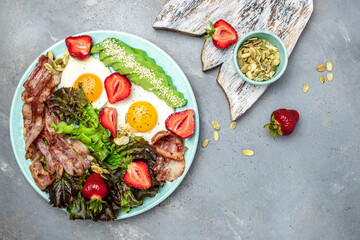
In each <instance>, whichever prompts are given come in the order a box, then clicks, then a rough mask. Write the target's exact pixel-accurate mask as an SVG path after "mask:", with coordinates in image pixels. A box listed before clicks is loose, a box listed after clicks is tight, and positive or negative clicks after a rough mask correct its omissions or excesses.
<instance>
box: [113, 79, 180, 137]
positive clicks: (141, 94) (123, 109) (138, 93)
mask: <svg viewBox="0 0 360 240" xmlns="http://www.w3.org/2000/svg"><path fill="white" fill-rule="evenodd" d="M139 101H145V102H148V103H150V104H151V105H153V106H154V108H155V109H156V112H157V116H158V121H157V123H156V125H155V127H154V128H153V129H151V130H150V131H148V132H144V133H143V132H141V133H140V132H138V133H135V135H136V136H142V137H143V138H144V139H145V140H146V141H148V142H151V138H152V136H154V135H155V133H157V132H158V131H161V130H166V128H165V120H166V119H167V117H168V116H169V115H170V114H172V113H174V112H175V110H174V108H172V107H169V106H168V105H167V104H166V103H165V101H163V100H161V99H160V98H159V97H158V96H156V95H155V94H154V93H152V92H148V91H146V90H144V89H143V88H142V87H140V86H137V85H135V84H134V83H132V86H131V93H130V96H129V97H128V98H127V99H125V100H122V101H120V102H117V103H114V104H111V105H110V106H109V107H113V108H116V111H117V123H118V125H119V124H121V123H125V119H126V113H127V112H128V110H129V107H130V106H131V105H132V104H133V103H135V102H139Z"/></svg>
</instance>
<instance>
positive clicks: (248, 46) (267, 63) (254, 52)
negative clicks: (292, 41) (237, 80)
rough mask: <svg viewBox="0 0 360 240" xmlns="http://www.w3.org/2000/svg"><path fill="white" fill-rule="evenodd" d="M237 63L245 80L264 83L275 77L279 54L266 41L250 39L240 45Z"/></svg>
mask: <svg viewBox="0 0 360 240" xmlns="http://www.w3.org/2000/svg"><path fill="white" fill-rule="evenodd" d="M237 62H238V65H239V68H240V71H241V72H242V73H244V74H245V75H246V77H247V78H249V79H252V80H255V81H264V80H267V79H269V78H271V77H272V76H274V75H275V73H276V70H277V67H278V66H279V64H280V54H279V51H278V49H277V48H276V47H274V46H272V45H270V43H269V42H268V41H266V40H263V39H258V38H250V39H248V40H247V41H246V42H244V43H243V44H242V45H241V47H240V49H239V51H238V53H237Z"/></svg>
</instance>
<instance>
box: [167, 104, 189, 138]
mask: <svg viewBox="0 0 360 240" xmlns="http://www.w3.org/2000/svg"><path fill="white" fill-rule="evenodd" d="M194 114H195V113H194V110H192V109H188V110H185V111H182V112H176V113H173V114H170V116H169V117H168V118H167V119H166V121H165V127H166V129H167V130H169V131H170V132H172V133H175V134H176V135H178V136H180V137H182V138H184V139H185V138H189V137H191V136H192V135H193V134H194V131H195V119H194Z"/></svg>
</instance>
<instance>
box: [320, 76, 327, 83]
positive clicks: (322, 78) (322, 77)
mask: <svg viewBox="0 0 360 240" xmlns="http://www.w3.org/2000/svg"><path fill="white" fill-rule="evenodd" d="M325 81H326V78H325V76H324V75H321V77H320V82H321V83H322V84H324V83H325Z"/></svg>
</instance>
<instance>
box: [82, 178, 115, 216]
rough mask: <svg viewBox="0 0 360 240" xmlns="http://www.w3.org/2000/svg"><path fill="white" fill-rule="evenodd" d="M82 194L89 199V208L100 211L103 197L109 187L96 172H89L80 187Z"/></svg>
mask: <svg viewBox="0 0 360 240" xmlns="http://www.w3.org/2000/svg"><path fill="white" fill-rule="evenodd" d="M82 193H83V196H84V197H85V198H88V199H90V201H89V204H90V209H94V211H95V212H96V211H99V212H101V210H102V204H103V203H105V201H103V198H104V197H106V196H107V195H108V193H109V187H108V185H106V183H105V181H104V179H103V178H102V177H101V175H100V174H98V173H93V174H91V175H90V176H89V177H88V178H87V179H86V181H85V184H84V187H83V189H82Z"/></svg>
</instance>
